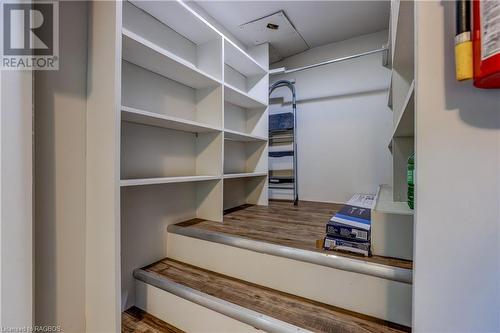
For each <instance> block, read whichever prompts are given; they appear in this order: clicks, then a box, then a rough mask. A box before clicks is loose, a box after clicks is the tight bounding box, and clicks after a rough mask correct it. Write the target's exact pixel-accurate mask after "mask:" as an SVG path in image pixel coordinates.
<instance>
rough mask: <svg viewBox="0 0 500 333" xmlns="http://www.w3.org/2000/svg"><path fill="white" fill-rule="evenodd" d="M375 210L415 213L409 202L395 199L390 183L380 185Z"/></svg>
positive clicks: (390, 212) (402, 213) (392, 212)
mask: <svg viewBox="0 0 500 333" xmlns="http://www.w3.org/2000/svg"><path fill="white" fill-rule="evenodd" d="M374 210H375V211H377V212H380V213H389V214H397V215H413V210H412V209H410V207H408V203H406V202H398V201H394V200H393V190H392V187H391V186H389V185H380V187H379V191H378V194H377V202H376V204H375V209H374Z"/></svg>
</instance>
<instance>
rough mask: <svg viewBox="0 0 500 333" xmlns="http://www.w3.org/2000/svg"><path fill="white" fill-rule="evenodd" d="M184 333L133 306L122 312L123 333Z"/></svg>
mask: <svg viewBox="0 0 500 333" xmlns="http://www.w3.org/2000/svg"><path fill="white" fill-rule="evenodd" d="M132 332H134V333H135V332H148V333H184V331H182V330H180V329H178V328H177V327H174V326H172V325H170V324H168V323H166V322H164V321H163V320H161V319H159V318H156V317H155V316H153V315H150V314H149V313H147V312H145V311H143V310H141V309H139V308H137V307H135V306H133V307H131V308H130V309H128V310H126V311H124V312H122V333H132Z"/></svg>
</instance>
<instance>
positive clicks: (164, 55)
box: [122, 28, 221, 89]
mask: <svg viewBox="0 0 500 333" xmlns="http://www.w3.org/2000/svg"><path fill="white" fill-rule="evenodd" d="M122 48H123V51H122V58H123V59H124V60H126V61H128V62H131V63H133V64H135V65H137V66H140V67H143V68H145V69H147V70H149V71H151V72H154V73H157V74H160V75H162V76H165V77H167V78H169V79H172V80H174V81H177V82H179V83H181V84H184V85H186V86H188V87H191V88H194V89H199V88H206V87H212V86H217V85H220V84H221V82H220V80H218V79H216V78H214V77H213V76H211V75H209V74H207V73H204V72H203V71H201V70H199V69H198V68H196V67H195V66H194V65H193V64H192V63H190V62H188V61H186V60H184V59H182V58H180V57H178V56H176V55H175V54H173V53H171V52H169V51H167V50H165V49H163V48H161V47H159V46H158V45H156V44H154V43H152V42H150V41H148V40H146V39H145V38H142V37H141V36H139V35H137V34H135V33H133V32H131V31H129V30H127V29H125V28H122Z"/></svg>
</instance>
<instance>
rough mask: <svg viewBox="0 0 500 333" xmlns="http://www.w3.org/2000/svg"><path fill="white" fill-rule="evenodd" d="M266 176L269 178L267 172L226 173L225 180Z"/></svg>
mask: <svg viewBox="0 0 500 333" xmlns="http://www.w3.org/2000/svg"><path fill="white" fill-rule="evenodd" d="M264 176H267V172H242V173H226V174H224V179H234V178H248V177H264Z"/></svg>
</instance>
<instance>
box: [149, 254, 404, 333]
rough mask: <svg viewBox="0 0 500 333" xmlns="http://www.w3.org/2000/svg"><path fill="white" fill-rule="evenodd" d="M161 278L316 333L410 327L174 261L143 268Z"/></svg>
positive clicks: (365, 332)
mask: <svg viewBox="0 0 500 333" xmlns="http://www.w3.org/2000/svg"><path fill="white" fill-rule="evenodd" d="M144 269H145V270H146V271H149V272H154V273H156V274H158V275H159V276H160V277H161V278H164V279H168V280H171V281H174V282H176V283H179V284H182V285H184V286H187V287H189V288H192V289H195V290H198V291H201V292H203V293H205V294H208V295H211V296H214V297H217V298H219V299H223V300H225V301H228V302H230V303H233V304H237V305H239V306H242V307H245V308H247V309H251V310H253V311H257V312H259V313H262V314H265V315H267V316H270V317H273V318H276V319H279V320H282V321H285V322H287V323H290V324H292V325H295V326H298V327H302V328H304V329H308V330H310V331H313V332H342V333H368V332H373V333H375V332H376V333H391V332H408V331H409V328H407V327H403V326H400V325H396V324H391V323H388V322H385V321H382V320H379V319H375V318H372V317H368V316H365V315H361V314H356V313H353V312H350V311H347V310H343V309H340V308H337V307H333V306H330V305H326V304H322V303H319V302H314V301H311V300H308V299H305V298H302V297H298V296H294V295H290V294H287V293H283V292H280V291H277V290H273V289H270V288H266V287H262V286H259V285H256V284H252V283H249V282H245V281H242V280H238V279H235V278H231V277H228V276H225V275H222V274H218V273H215V272H211V271H208V270H204V269H201V268H198V267H195V266H191V265H189V264H185V263H182V262H179V261H176V260H172V259H163V260H161V261H159V262H157V263H155V264H152V265H150V266H147V267H145V268H144Z"/></svg>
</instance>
